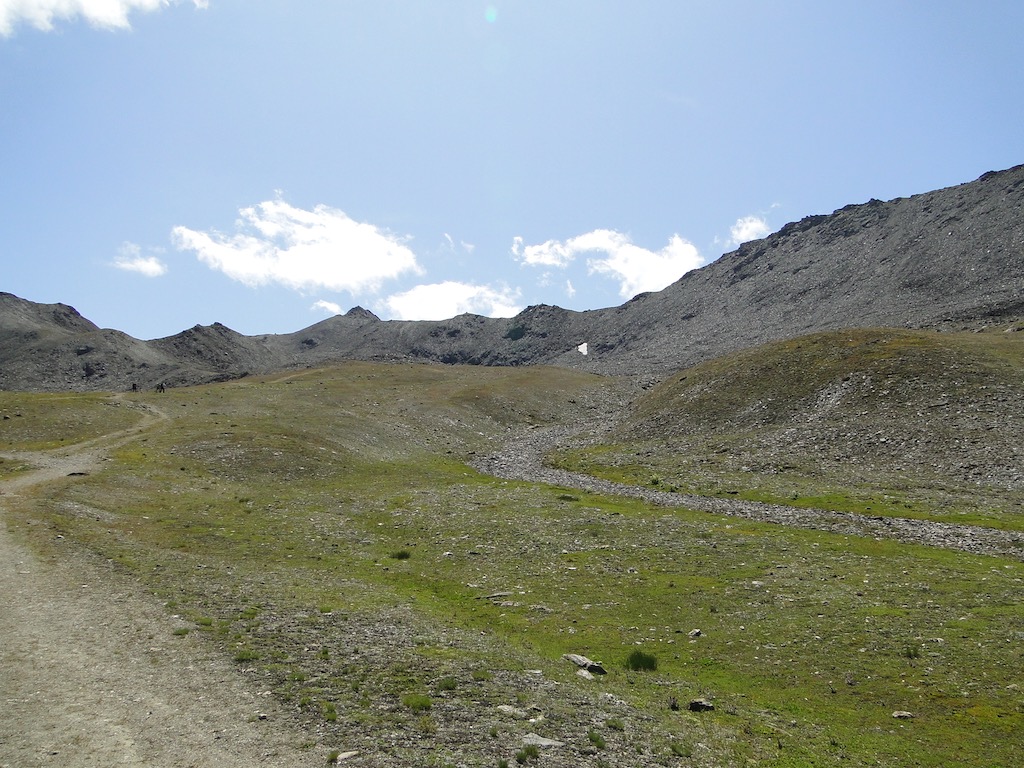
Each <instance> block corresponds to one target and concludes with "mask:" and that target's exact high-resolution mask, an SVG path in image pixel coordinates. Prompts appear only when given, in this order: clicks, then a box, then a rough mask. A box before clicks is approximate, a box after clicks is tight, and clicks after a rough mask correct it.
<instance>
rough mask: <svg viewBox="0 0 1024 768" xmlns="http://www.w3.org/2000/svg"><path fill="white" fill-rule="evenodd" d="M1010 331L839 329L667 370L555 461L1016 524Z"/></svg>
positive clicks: (1018, 347)
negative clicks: (623, 413)
mask: <svg viewBox="0 0 1024 768" xmlns="http://www.w3.org/2000/svg"><path fill="white" fill-rule="evenodd" d="M1021 435H1024V334H1021V333H1006V332H987V333H969V334H937V333H929V332H911V331H898V330H851V331H841V332H834V333H824V334H816V335H813V336H807V337H803V338H799V339H794V340H791V341H786V342H781V343H776V344H771V345H767V346H765V347H759V348H757V349H754V350H748V351H745V352H742V353H738V354H734V355H730V356H728V357H724V358H720V359H718V360H714V361H712V362H709V363H706V364H703V365H699V366H696V367H694V368H690V369H688V370H685V371H682V372H680V373H679V374H677V375H676V376H674V377H672V378H671V379H670V380H667V381H665V382H664V383H663V384H661V385H660V386H659V387H657V388H656V389H654V390H652V391H650V392H649V393H647V394H646V395H645V396H644V397H642V398H641V399H640V400H639V401H638V402H637V403H636V404H635V407H634V408H633V409H632V410H631V412H630V413H629V415H628V417H627V418H626V419H625V420H624V421H623V423H622V424H621V426H620V428H619V429H618V430H617V432H616V433H615V434H614V435H612V436H611V437H608V438H603V439H602V443H601V444H599V445H595V446H589V447H586V448H583V449H579V450H575V451H567V452H565V453H563V454H562V455H561V456H560V457H559V459H558V461H557V463H558V464H559V465H560V466H563V467H566V468H572V469H581V470H583V471H586V472H591V473H593V474H598V475H602V476H604V477H608V478H611V479H616V480H624V481H626V482H630V483H636V484H650V483H654V484H657V485H660V486H661V487H668V488H676V489H679V490H682V491H686V492H689V493H696V494H701V495H735V496H739V497H741V498H747V499H754V500H763V501H776V502H780V503H784V504H791V505H797V506H816V507H824V508H828V509H837V510H845V511H853V512H863V513H866V514H871V515H892V516H900V517H916V518H924V519H932V520H939V521H945V522H955V523H969V524H974V525H986V526H994V527H1000V528H1007V529H1016V530H1021V529H1024V442H1022V441H1021Z"/></svg>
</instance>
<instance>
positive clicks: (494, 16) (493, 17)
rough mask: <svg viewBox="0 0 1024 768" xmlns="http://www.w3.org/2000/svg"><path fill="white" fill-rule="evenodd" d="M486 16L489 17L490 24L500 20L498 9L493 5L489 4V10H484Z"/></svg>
mask: <svg viewBox="0 0 1024 768" xmlns="http://www.w3.org/2000/svg"><path fill="white" fill-rule="evenodd" d="M484 18H485V19H487V23H488V24H493V23H494V22H496V21H497V20H498V9H497V8H495V7H494V6H493V5H488V6H487V10H486V11H484Z"/></svg>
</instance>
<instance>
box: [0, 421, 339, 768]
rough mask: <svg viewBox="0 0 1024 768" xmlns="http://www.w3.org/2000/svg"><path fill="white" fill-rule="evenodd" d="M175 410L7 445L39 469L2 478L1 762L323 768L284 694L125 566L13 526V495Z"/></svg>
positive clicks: (84, 464)
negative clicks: (33, 539) (281, 707)
mask: <svg viewBox="0 0 1024 768" xmlns="http://www.w3.org/2000/svg"><path fill="white" fill-rule="evenodd" d="M163 419H166V416H165V415H164V414H162V413H161V412H159V411H157V410H156V409H146V412H145V413H144V414H143V418H142V420H141V421H140V422H139V423H138V424H137V425H135V426H134V427H132V428H130V429H126V430H121V431H118V432H114V433H111V434H109V435H105V436H103V437H101V438H97V439H95V440H90V441H87V442H84V443H80V444H78V445H76V446H71V447H67V448H62V449H60V450H59V451H56V452H48V453H38V454H26V453H19V454H7V455H8V456H11V457H14V456H16V457H17V458H18V459H20V460H21V461H24V462H26V463H29V464H31V465H32V466H34V467H35V469H33V470H30V471H27V472H23V473H20V474H18V475H17V476H15V477H13V478H8V479H6V480H3V481H0V517H2V520H0V712H2V716H0V768H28V767H30V766H61V767H62V768H67V767H68V766H72V767H73V766H103V767H106V766H156V767H157V768H165V767H166V768H171V767H174V768H178V767H179V766H181V767H184V766H197V767H198V766H214V765H216V766H228V768H232V767H233V766H239V768H241V766H246V767H247V768H249V767H251V766H289V767H293V766H306V765H323V764H325V761H326V751H325V750H324V749H323V748H320V747H316V748H309V749H303V748H302V743H303V740H304V738H305V737H304V736H303V735H302V734H301V733H297V732H295V731H293V730H291V729H290V727H289V726H288V725H287V723H286V717H285V715H284V713H281V712H279V711H278V710H277V709H276V705H275V703H274V700H273V698H272V697H270V696H269V695H267V694H266V693H265V692H263V691H259V690H258V689H256V688H255V687H254V684H253V683H251V682H250V681H248V680H246V676H245V675H244V674H243V673H242V672H241V671H240V670H239V669H238V668H236V667H234V666H233V665H232V664H231V663H230V662H229V661H227V660H226V659H224V658H222V657H221V656H220V655H218V654H217V653H215V652H214V651H213V649H211V648H209V647H207V646H206V644H205V643H204V641H203V639H202V638H201V637H199V636H197V635H196V633H190V634H188V635H185V636H176V635H174V629H175V628H176V627H178V626H181V623H180V622H176V621H175V619H174V618H173V617H171V616H168V615H167V613H166V611H165V610H164V608H163V607H162V606H161V605H159V604H158V603H157V602H156V601H154V600H152V599H150V598H149V597H148V596H146V595H144V594H140V593H139V591H138V590H137V588H136V587H134V586H133V585H132V584H130V583H127V582H124V581H123V580H121V579H119V578H118V577H117V576H116V575H115V574H113V573H110V572H108V571H105V570H103V569H101V568H98V567H97V566H95V565H94V564H90V563H87V562H85V561H84V560H82V559H81V558H76V557H74V556H73V555H69V557H68V558H67V559H66V560H59V561H55V562H48V561H45V560H42V559H41V558H39V557H38V556H37V555H35V554H34V553H33V552H32V551H31V550H29V549H27V548H26V547H25V546H23V545H21V544H20V543H18V542H17V541H16V540H15V539H14V537H13V536H12V535H11V532H10V531H9V530H8V524H7V519H6V512H7V508H6V504H7V503H10V501H11V500H12V499H11V497H12V496H17V495H21V494H27V493H28V492H29V490H30V489H31V488H32V487H33V486H37V485H41V484H44V483H49V482H53V481H55V480H58V479H60V478H64V477H66V476H67V475H68V474H69V473H72V472H95V471H100V470H101V468H102V462H103V460H104V458H105V457H106V455H107V453H108V452H109V451H110V450H111V449H113V448H114V447H116V446H118V445H122V444H124V443H126V442H128V441H130V440H132V439H134V438H136V437H137V436H139V435H140V434H142V433H144V432H146V431H148V430H150V429H152V428H153V427H154V426H156V425H158V424H159V423H160V421H162V420H163Z"/></svg>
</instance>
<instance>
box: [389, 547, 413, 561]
mask: <svg viewBox="0 0 1024 768" xmlns="http://www.w3.org/2000/svg"><path fill="white" fill-rule="evenodd" d="M389 557H391V559H392V560H408V559H409V558H410V557H412V552H410V551H409V550H408V549H399V550H397V551H395V552H392V553H391V554H390V555H389Z"/></svg>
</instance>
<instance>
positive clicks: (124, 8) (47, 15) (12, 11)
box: [0, 0, 208, 37]
mask: <svg viewBox="0 0 1024 768" xmlns="http://www.w3.org/2000/svg"><path fill="white" fill-rule="evenodd" d="M172 2H173V3H175V4H176V3H178V2H180V0H0V36H4V37H7V36H8V35H10V34H12V33H13V31H14V27H15V26H16V25H17V24H18V22H26V23H28V24H31V25H32V26H33V27H35V28H36V29H41V30H43V31H44V32H48V31H50V30H52V29H53V23H54V21H56V20H66V21H70V20H73V19H76V18H78V17H82V18H84V19H85V20H86V21H87V22H88V23H89V24H91V25H92V26H94V27H101V28H104V29H128V28H130V27H131V24H130V23H129V21H128V16H129V14H131V13H132V12H133V11H142V12H149V11H156V10H159V9H160V8H164V7H166V6H168V5H171V4H172ZM192 4H193V5H194V6H195V7H196V8H206V7H207V5H208V2H207V0H192Z"/></svg>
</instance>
